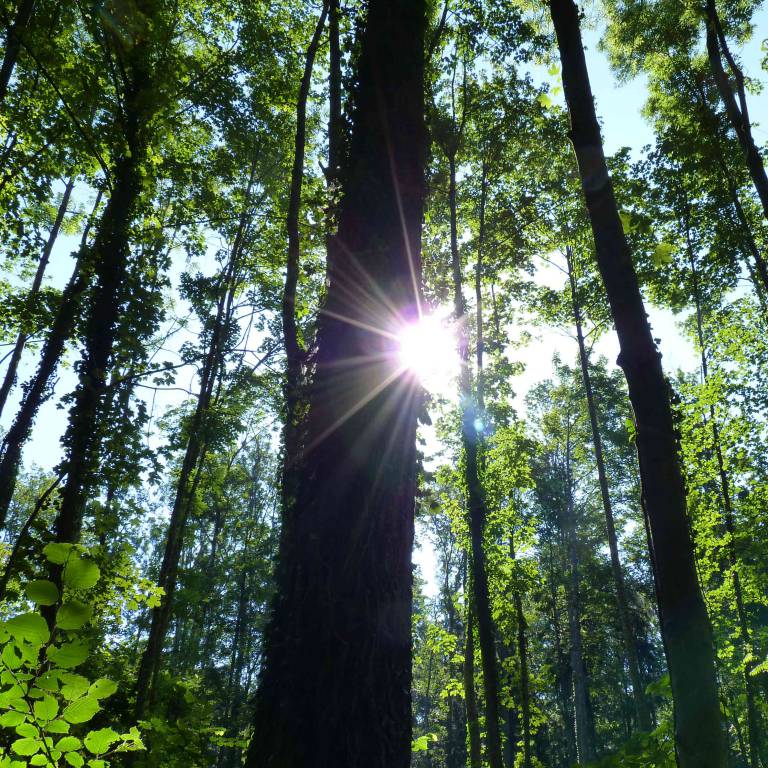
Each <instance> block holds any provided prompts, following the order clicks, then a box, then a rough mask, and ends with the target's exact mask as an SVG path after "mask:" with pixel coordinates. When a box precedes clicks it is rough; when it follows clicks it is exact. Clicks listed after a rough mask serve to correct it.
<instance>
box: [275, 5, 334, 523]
mask: <svg viewBox="0 0 768 768" xmlns="http://www.w3.org/2000/svg"><path fill="white" fill-rule="evenodd" d="M327 15H328V2H327V0H326V2H324V3H323V10H322V12H321V13H320V18H319V19H318V21H317V25H316V26H315V31H314V33H313V35H312V39H311V41H310V43H309V47H308V48H307V53H306V56H305V60H304V73H303V75H302V78H301V84H300V86H299V96H298V100H297V104H296V135H295V139H294V149H293V168H292V170H291V186H290V192H289V198H288V215H287V218H286V229H287V231H288V259H287V261H286V268H285V284H284V286H283V299H282V307H281V311H282V323H283V345H284V347H285V386H284V394H285V427H284V430H283V482H282V492H283V512H284V513H287V511H288V510H289V508H290V506H291V504H292V503H293V500H294V499H295V497H296V482H297V480H298V461H299V453H300V445H301V424H300V421H301V419H302V413H301V411H302V401H303V398H302V395H301V389H302V386H301V384H302V381H301V379H302V374H301V369H302V362H303V360H304V349H303V347H302V345H301V343H300V341H299V336H298V330H297V327H296V288H297V285H298V281H299V267H300V261H301V233H300V230H299V214H300V212H301V188H302V182H303V180H304V154H305V147H306V135H307V99H308V97H309V89H310V86H311V84H312V68H313V67H314V63H315V55H316V54H317V49H318V46H319V45H320V36H321V35H322V33H323V28H324V27H325V19H326V17H327Z"/></svg>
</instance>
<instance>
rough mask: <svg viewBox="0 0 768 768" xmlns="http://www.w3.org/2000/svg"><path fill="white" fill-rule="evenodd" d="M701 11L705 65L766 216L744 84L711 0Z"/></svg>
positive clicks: (767, 186)
mask: <svg viewBox="0 0 768 768" xmlns="http://www.w3.org/2000/svg"><path fill="white" fill-rule="evenodd" d="M705 12H706V37H707V57H708V59H709V66H710V68H711V70H712V74H713V75H714V78H715V83H716V84H717V90H718V92H719V93H720V98H721V99H722V100H723V105H724V106H725V112H726V114H727V115H728V120H729V121H730V123H731V127H732V128H733V130H734V131H735V133H736V136H737V138H738V140H739V144H740V145H741V149H742V152H743V153H744V160H745V161H746V164H747V170H748V171H749V175H750V177H751V179H752V183H753V184H754V185H755V191H756V192H757V196H758V197H759V198H760V203H761V204H762V206H763V213H764V214H765V217H766V219H768V175H766V172H765V165H764V164H763V158H762V156H761V154H760V150H759V149H758V148H757V145H756V144H755V140H754V138H753V136H752V125H751V123H750V120H749V110H748V108H747V96H746V90H745V87H744V74H743V73H742V71H741V68H740V67H739V66H738V65H737V64H736V61H735V60H734V58H733V57H732V56H731V52H730V50H729V48H728V41H727V39H726V37H725V33H724V31H723V27H722V25H721V23H720V16H719V15H718V12H717V5H716V3H715V0H707V2H706V5H705ZM722 56H725V59H726V61H727V62H728V68H729V70H730V72H731V76H732V77H733V79H734V80H735V82H736V91H737V93H738V102H737V100H736V96H735V95H734V93H733V88H732V87H731V82H730V79H729V77H728V74H727V73H726V71H725V69H724V68H723V59H722Z"/></svg>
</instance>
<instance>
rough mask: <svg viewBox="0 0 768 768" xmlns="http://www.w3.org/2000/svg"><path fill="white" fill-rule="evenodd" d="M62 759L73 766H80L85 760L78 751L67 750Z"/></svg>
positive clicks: (75, 767) (79, 767) (76, 767)
mask: <svg viewBox="0 0 768 768" xmlns="http://www.w3.org/2000/svg"><path fill="white" fill-rule="evenodd" d="M64 759H65V760H66V761H67V762H68V763H69V764H70V765H72V766H74V768H82V766H83V765H85V760H83V756H82V755H81V754H80V753H79V752H67V753H66V754H65V755H64Z"/></svg>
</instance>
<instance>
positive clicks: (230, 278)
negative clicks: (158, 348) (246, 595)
mask: <svg viewBox="0 0 768 768" xmlns="http://www.w3.org/2000/svg"><path fill="white" fill-rule="evenodd" d="M250 188H251V187H250V184H249V187H248V194H247V195H246V198H248V197H249V196H250ZM247 214H248V205H247V203H246V205H245V207H244V209H243V213H242V214H241V218H240V224H239V228H238V233H237V236H236V237H235V242H234V243H233V246H232V251H231V253H230V258H229V262H228V264H227V267H226V270H225V271H224V274H223V275H222V279H221V286H220V289H219V298H218V303H217V306H216V314H215V316H214V321H213V325H212V328H211V339H210V343H209V346H208V350H207V352H206V356H205V360H204V362H203V366H202V370H201V372H200V392H199V394H198V397H197V403H196V404H195V411H194V413H193V414H192V419H191V422H190V425H189V439H188V440H187V444H186V447H185V450H184V458H183V460H182V464H181V470H180V472H179V479H178V482H177V484H176V495H175V497H174V502H173V507H172V509H171V518H170V520H169V522H168V533H167V536H166V541H165V548H164V551H163V561H162V564H161V566H160V574H159V576H158V585H159V586H161V587H162V588H163V590H164V591H165V595H164V597H163V600H162V602H161V603H160V605H159V606H157V607H156V608H153V609H152V620H151V624H150V629H149V637H148V639H147V645H146V648H145V649H144V653H143V655H142V657H141V662H140V664H139V671H138V674H137V677H136V716H137V717H138V718H142V717H144V716H145V714H146V711H147V708H148V707H149V706H151V705H152V703H153V702H154V692H155V683H156V680H157V674H158V672H159V670H160V663H161V657H162V651H163V644H164V642H165V637H166V635H167V633H168V627H169V626H170V622H171V617H172V615H173V601H174V595H175V591H176V582H177V579H178V570H179V561H180V558H181V554H182V550H183V545H184V532H185V529H186V522H187V518H188V517H189V512H190V510H191V507H192V503H193V501H194V495H195V489H196V487H197V483H198V481H199V479H200V473H201V470H202V465H203V462H204V460H205V454H206V444H207V439H206V428H207V420H208V413H209V410H210V408H211V405H212V403H213V401H214V390H215V387H216V384H217V382H219V380H220V376H221V373H222V369H223V360H222V357H223V344H224V340H225V339H226V337H227V335H228V328H229V326H230V324H231V322H232V296H233V293H234V290H235V286H236V274H237V263H238V261H239V258H240V255H241V243H242V236H243V232H244V229H245V224H246V217H247Z"/></svg>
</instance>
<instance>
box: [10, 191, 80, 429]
mask: <svg viewBox="0 0 768 768" xmlns="http://www.w3.org/2000/svg"><path fill="white" fill-rule="evenodd" d="M74 187H75V180H74V177H70V179H69V181H68V182H67V184H66V186H65V187H64V195H63V196H62V198H61V203H60V204H59V209H58V210H57V211H56V218H55V219H54V221H53V226H52V227H51V231H50V232H49V233H48V239H47V240H46V241H45V246H44V247H43V252H42V254H41V255H40V261H39V262H38V264H37V271H36V272H35V277H34V279H33V280H32V286H31V287H30V289H29V296H28V298H27V306H28V307H31V306H32V303H33V302H34V300H35V297H36V296H37V294H38V293H39V291H40V286H41V285H42V284H43V276H44V275H45V270H46V269H47V267H48V261H49V260H50V258H51V252H52V251H53V246H54V245H55V244H56V238H58V236H59V231H60V230H61V225H62V223H63V222H64V216H66V213H67V206H68V205H69V198H70V197H71V196H72V190H73V189H74ZM28 338H29V336H28V335H27V333H26V332H25V331H23V330H22V331H20V332H19V335H18V336H17V337H16V344H15V345H14V347H13V352H12V354H11V359H10V361H9V363H8V369H7V370H6V372H5V377H4V378H3V383H2V384H1V385H0V415H1V414H2V413H3V409H4V408H5V404H6V402H7V401H8V395H9V394H10V392H11V389H12V388H13V385H14V383H15V382H16V374H17V372H18V370H19V363H20V362H21V355H22V352H24V347H25V346H26V344H27V339H28Z"/></svg>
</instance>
